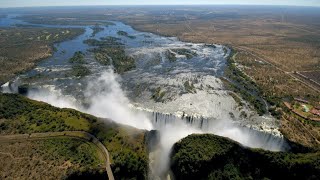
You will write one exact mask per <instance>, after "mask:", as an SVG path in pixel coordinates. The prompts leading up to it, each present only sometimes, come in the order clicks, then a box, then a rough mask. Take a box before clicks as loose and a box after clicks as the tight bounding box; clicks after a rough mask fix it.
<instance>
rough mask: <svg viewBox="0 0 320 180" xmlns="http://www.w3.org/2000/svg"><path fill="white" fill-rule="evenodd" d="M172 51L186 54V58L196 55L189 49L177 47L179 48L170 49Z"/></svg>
mask: <svg viewBox="0 0 320 180" xmlns="http://www.w3.org/2000/svg"><path fill="white" fill-rule="evenodd" d="M171 50H172V51H173V52H175V53H177V54H179V55H184V56H186V58H187V59H192V58H193V57H195V56H197V53H196V52H194V51H191V50H190V49H185V48H179V49H171Z"/></svg>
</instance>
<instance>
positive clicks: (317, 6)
mask: <svg viewBox="0 0 320 180" xmlns="http://www.w3.org/2000/svg"><path fill="white" fill-rule="evenodd" d="M86 6H90V7H98V6H282V7H283V6H286V7H314V8H319V7H320V5H316V6H310V5H286V4H283V5H281V4H275V5H273V4H101V5H99V4H97V5H95V4H92V5H91V4H88V5H40V6H8V7H1V6H0V9H10V8H38V7H86Z"/></svg>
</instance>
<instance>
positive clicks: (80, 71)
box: [72, 64, 91, 78]
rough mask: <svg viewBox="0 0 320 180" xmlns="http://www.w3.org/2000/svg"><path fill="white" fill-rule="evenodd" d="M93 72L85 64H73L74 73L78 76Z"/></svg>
mask: <svg viewBox="0 0 320 180" xmlns="http://www.w3.org/2000/svg"><path fill="white" fill-rule="evenodd" d="M90 74H91V71H90V69H89V68H87V67H86V66H84V65H80V64H76V65H73V66H72V75H73V76H76V77H80V78H82V77H85V76H88V75H90Z"/></svg>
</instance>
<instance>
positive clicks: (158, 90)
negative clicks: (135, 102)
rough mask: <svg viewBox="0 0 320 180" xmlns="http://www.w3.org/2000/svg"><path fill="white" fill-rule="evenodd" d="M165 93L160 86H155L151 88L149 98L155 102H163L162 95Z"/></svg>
mask: <svg viewBox="0 0 320 180" xmlns="http://www.w3.org/2000/svg"><path fill="white" fill-rule="evenodd" d="M165 95H166V92H165V91H162V90H161V87H157V88H156V89H155V90H153V94H152V96H151V98H152V99H153V100H154V101H155V102H164V99H163V97H164V96H165Z"/></svg>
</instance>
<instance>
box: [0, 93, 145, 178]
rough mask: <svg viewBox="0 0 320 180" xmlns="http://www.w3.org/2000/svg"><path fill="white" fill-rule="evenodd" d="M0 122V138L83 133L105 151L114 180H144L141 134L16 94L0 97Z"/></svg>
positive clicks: (140, 132)
mask: <svg viewBox="0 0 320 180" xmlns="http://www.w3.org/2000/svg"><path fill="white" fill-rule="evenodd" d="M0 119H1V122H0V133H1V134H16V133H19V134H30V133H35V132H61V131H86V132H88V133H90V134H92V135H94V136H95V137H97V138H98V139H99V140H100V141H101V142H102V143H103V144H104V145H105V146H106V147H107V149H108V151H109V152H110V157H111V161H112V165H111V166H112V169H113V172H114V175H115V178H116V179H146V178H147V171H148V154H147V148H146V145H145V142H144V136H145V133H146V131H144V130H138V129H135V128H131V127H128V126H123V125H119V124H116V123H113V122H110V121H108V120H103V121H102V120H100V119H98V118H96V117H94V116H91V115H88V114H84V113H81V112H78V111H76V110H72V109H60V108H56V107H53V106H51V105H49V104H46V103H43V102H37V101H34V100H30V99H28V98H26V97H23V96H21V95H17V94H0ZM67 147H68V146H67ZM84 149H85V148H84ZM80 150H81V151H82V149H80ZM80 150H79V151H80ZM83 158H85V157H83ZM92 162H95V161H92Z"/></svg>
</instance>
